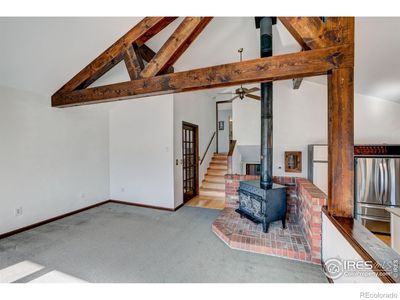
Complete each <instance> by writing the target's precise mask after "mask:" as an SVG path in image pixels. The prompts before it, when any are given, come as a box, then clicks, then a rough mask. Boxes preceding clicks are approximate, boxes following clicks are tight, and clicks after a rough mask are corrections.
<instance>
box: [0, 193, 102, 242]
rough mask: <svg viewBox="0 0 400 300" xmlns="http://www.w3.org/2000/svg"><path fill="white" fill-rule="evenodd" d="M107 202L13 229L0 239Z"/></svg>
mask: <svg viewBox="0 0 400 300" xmlns="http://www.w3.org/2000/svg"><path fill="white" fill-rule="evenodd" d="M109 201H110V200H106V201H102V202H99V203H96V204H93V205H90V206H86V207H84V208H80V209H77V210H74V211H71V212H69V213H66V214H62V215H59V216H56V217H53V218H50V219H47V220H44V221H40V222H37V223H34V224H31V225H28V226H24V227H21V228H18V229H15V230H13V231H9V232H6V233H3V234H0V239H4V238H6V237H9V236H12V235H14V234H17V233H21V232H24V231H27V230H30V229H33V228H35V227H38V226H41V225H45V224H48V223H51V222H54V221H57V220H59V219H63V218H66V217H69V216H72V215H75V214H78V213H80V212H83V211H85V210H88V209H92V208H95V207H97V206H100V205H103V204H106V203H108V202H109Z"/></svg>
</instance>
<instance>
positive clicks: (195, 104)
mask: <svg viewBox="0 0 400 300" xmlns="http://www.w3.org/2000/svg"><path fill="white" fill-rule="evenodd" d="M215 120H216V105H215V100H214V99H212V97H211V96H210V95H209V94H208V93H206V92H192V93H182V94H175V95H174V129H173V130H174V155H175V157H174V158H175V160H176V159H178V160H179V161H180V160H181V159H182V121H185V122H189V123H192V124H196V125H198V126H199V156H200V158H201V157H202V156H203V154H204V153H205V151H206V148H207V145H208V143H209V142H210V139H211V137H212V135H213V133H214V132H215V129H216V128H215ZM215 147H216V139H215V138H214V140H213V142H212V144H211V146H210V149H209V150H208V152H207V155H206V157H205V159H204V161H203V164H201V165H200V167H199V185H200V186H201V182H202V180H203V179H204V174H205V173H206V172H207V168H208V165H209V163H210V161H211V158H212V156H213V153H214V152H215ZM174 178H175V183H174V189H175V206H178V205H180V204H181V203H182V202H183V187H182V164H181V163H179V165H175V168H174Z"/></svg>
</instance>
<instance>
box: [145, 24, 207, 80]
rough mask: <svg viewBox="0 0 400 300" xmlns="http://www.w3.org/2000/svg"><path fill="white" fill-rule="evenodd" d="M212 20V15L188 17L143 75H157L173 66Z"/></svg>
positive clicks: (150, 62)
mask: <svg viewBox="0 0 400 300" xmlns="http://www.w3.org/2000/svg"><path fill="white" fill-rule="evenodd" d="M211 20H212V18H211V17H186V18H185V19H184V20H183V21H182V23H181V24H180V25H179V26H178V28H177V29H176V30H175V31H174V33H173V34H172V35H171V36H170V37H169V39H168V40H167V41H166V42H165V44H164V45H163V46H162V47H161V49H160V50H159V51H158V53H157V54H156V55H155V56H154V57H153V58H152V59H151V61H149V63H148V64H147V66H146V67H145V68H144V70H143V71H142V72H141V74H140V75H141V77H143V78H148V77H152V76H157V75H158V74H160V73H162V72H163V71H165V70H167V69H168V68H169V67H171V66H172V65H173V64H174V63H175V62H176V61H177V60H178V58H179V57H180V56H181V55H182V54H183V53H184V52H185V50H186V49H187V48H188V47H189V46H190V44H191V43H192V42H193V41H194V40H195V39H196V37H197V36H198V35H199V34H200V33H201V32H202V31H203V29H204V28H205V27H206V26H207V24H208V23H209V22H210V21H211Z"/></svg>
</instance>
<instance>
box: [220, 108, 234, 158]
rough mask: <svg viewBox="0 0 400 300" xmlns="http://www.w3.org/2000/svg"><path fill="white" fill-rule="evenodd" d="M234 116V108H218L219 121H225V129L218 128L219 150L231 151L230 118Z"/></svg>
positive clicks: (223, 151)
mask: <svg viewBox="0 0 400 300" xmlns="http://www.w3.org/2000/svg"><path fill="white" fill-rule="evenodd" d="M231 116H232V110H226V109H224V110H218V123H219V122H221V121H223V122H224V129H223V130H219V128H218V152H222V153H228V152H229V119H230V117H231Z"/></svg>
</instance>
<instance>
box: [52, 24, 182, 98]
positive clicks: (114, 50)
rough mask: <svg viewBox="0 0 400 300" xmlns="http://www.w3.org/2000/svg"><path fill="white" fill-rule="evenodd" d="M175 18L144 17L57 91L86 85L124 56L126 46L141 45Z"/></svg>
mask: <svg viewBox="0 0 400 300" xmlns="http://www.w3.org/2000/svg"><path fill="white" fill-rule="evenodd" d="M175 19H176V17H146V18H144V19H143V20H142V21H140V22H139V23H138V24H137V25H136V26H134V27H133V28H132V29H131V30H129V31H128V32H127V33H126V34H125V35H124V36H122V37H121V38H120V39H119V40H118V41H116V42H115V43H114V44H113V45H112V46H111V47H109V48H108V49H107V50H105V51H104V52H103V53H102V54H100V55H99V56H98V57H97V58H96V59H95V60H93V61H92V62H91V63H90V64H89V65H87V66H86V67H85V68H83V69H82V70H81V71H80V72H79V73H78V74H77V75H75V76H74V77H73V78H72V79H71V80H70V81H68V82H67V83H66V84H65V85H64V86H63V87H61V89H60V90H59V91H73V90H76V89H83V88H86V87H88V86H89V85H91V84H92V83H93V82H95V81H96V80H97V79H98V78H100V77H101V76H102V75H103V74H104V73H106V72H107V71H109V70H110V69H111V68H112V67H114V66H115V65H116V64H118V63H119V62H120V61H121V60H122V59H123V58H124V56H125V50H126V48H127V47H129V46H130V45H132V44H133V43H136V44H137V45H138V46H142V45H143V44H144V43H145V42H146V41H147V40H149V39H150V38H152V37H153V36H154V35H156V34H157V33H158V32H160V31H161V30H162V29H164V28H165V27H166V26H168V25H169V24H170V23H171V22H172V21H174V20H175Z"/></svg>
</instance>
